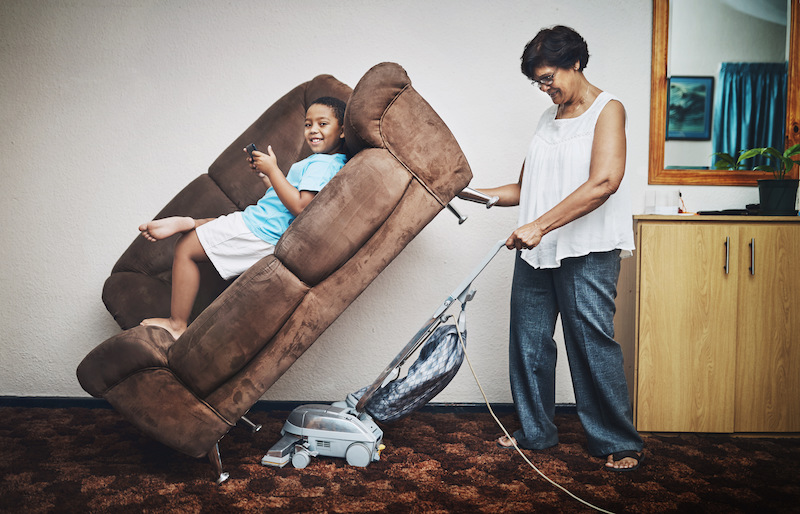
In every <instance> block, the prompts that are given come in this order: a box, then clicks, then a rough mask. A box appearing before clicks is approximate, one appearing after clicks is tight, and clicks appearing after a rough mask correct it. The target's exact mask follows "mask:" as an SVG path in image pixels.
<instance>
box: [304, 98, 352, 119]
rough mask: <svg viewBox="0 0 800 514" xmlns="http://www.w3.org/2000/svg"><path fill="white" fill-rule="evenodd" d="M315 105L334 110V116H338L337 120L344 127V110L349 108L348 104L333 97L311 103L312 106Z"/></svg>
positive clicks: (318, 99)
mask: <svg viewBox="0 0 800 514" xmlns="http://www.w3.org/2000/svg"><path fill="white" fill-rule="evenodd" d="M314 104H319V105H325V106H328V107H330V108H331V109H332V110H333V114H334V115H336V119H337V120H339V125H341V126H344V110H345V108H346V107H347V104H346V103H344V102H343V101H341V100H339V99H338V98H334V97H332V96H322V97H320V98H317V99H316V100H314V101H313V102H311V104H310V105H314Z"/></svg>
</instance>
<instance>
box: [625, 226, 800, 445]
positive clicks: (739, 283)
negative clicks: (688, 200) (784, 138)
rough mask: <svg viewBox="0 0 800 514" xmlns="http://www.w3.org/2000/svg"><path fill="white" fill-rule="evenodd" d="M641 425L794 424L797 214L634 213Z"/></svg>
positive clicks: (798, 369)
mask: <svg viewBox="0 0 800 514" xmlns="http://www.w3.org/2000/svg"><path fill="white" fill-rule="evenodd" d="M636 238H637V245H636V246H637V253H636V293H635V294H636V316H635V319H636V327H635V337H636V340H635V349H634V353H635V366H634V413H635V421H636V427H637V429H638V430H640V431H643V432H653V431H656V432H798V431H800V310H798V306H797V303H796V302H797V301H798V300H800V262H798V260H800V218H798V217H780V218H778V217H748V218H741V217H723V216H719V217H716V216H715V217H698V216H695V217H691V218H684V217H677V216H676V217H664V216H639V217H637V218H636Z"/></svg>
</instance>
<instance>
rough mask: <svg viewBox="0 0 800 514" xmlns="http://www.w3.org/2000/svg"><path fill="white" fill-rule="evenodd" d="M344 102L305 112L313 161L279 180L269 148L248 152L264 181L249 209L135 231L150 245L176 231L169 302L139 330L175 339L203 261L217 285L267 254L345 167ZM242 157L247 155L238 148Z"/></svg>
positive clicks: (321, 102)
mask: <svg viewBox="0 0 800 514" xmlns="http://www.w3.org/2000/svg"><path fill="white" fill-rule="evenodd" d="M344 110H345V103H344V102H342V101H341V100H339V99H337V98H331V97H322V98H318V99H317V100H314V102H313V103H312V104H311V105H310V106H309V107H308V111H307V112H306V120H305V131H304V134H305V139H306V142H307V143H308V146H309V147H311V151H312V152H314V153H313V154H312V155H310V156H309V157H307V158H306V159H303V160H302V161H300V162H297V163H295V164H294V165H292V167H291V168H290V169H289V173H288V174H287V175H286V176H284V174H283V172H282V171H281V170H280V169H279V168H278V162H277V159H276V157H275V154H274V153H273V151H272V147H271V146H268V147H267V151H266V153H264V152H259V151H257V150H254V151H253V152H252V157H248V159H247V160H248V162H250V168H252V169H253V171H254V172H255V173H258V176H259V177H261V179H262V180H263V181H264V183H265V184H266V186H267V192H266V194H265V195H264V197H263V198H261V200H259V201H258V203H257V204H255V205H250V206H248V207H247V208H246V209H245V210H244V211H237V212H233V213H231V214H228V215H225V216H220V217H219V218H209V219H202V220H195V219H192V218H189V217H183V216H173V217H170V218H164V219H160V220H154V221H151V222H149V223H143V224H142V225H141V226H139V230H140V231H141V233H142V236H143V237H144V238H145V239H147V240H149V241H157V240H159V239H164V238H166V237H169V236H171V235H173V234H177V233H179V232H183V233H184V235H183V236H182V237H181V238H180V239H179V240H178V243H177V244H176V246H175V257H174V260H173V263H172V299H171V303H170V317H169V318H150V319H146V320H144V321H142V325H150V326H157V327H161V328H164V329H166V330H168V331H169V333H170V334H172V337H174V338H175V339H178V338H179V337H180V336H181V334H183V332H185V331H186V327H187V326H188V322H189V315H190V314H191V310H192V306H193V305H194V301H195V298H196V297H197V293H198V291H199V288H200V271H199V268H198V265H197V263H199V262H206V261H210V262H211V263H212V264H213V265H214V267H215V268H216V269H217V271H218V272H219V274H220V275H221V276H222V278H224V279H226V280H227V279H231V278H233V277H236V276H238V275H241V274H242V273H244V272H245V271H246V270H247V269H248V268H249V267H250V266H252V265H253V264H255V263H256V262H258V261H259V260H261V259H262V258H263V257H265V256H267V255H270V254H271V253H272V252H273V251H274V250H275V244H277V242H278V239H280V237H281V236H282V235H283V233H284V232H285V231H286V229H287V228H289V224H290V223H291V222H292V220H294V218H295V217H297V215H299V214H300V213H301V212H303V209H305V208H306V206H307V205H308V204H309V203H310V202H311V200H312V199H313V198H314V196H315V195H316V194H317V192H319V191H320V189H322V187H323V186H324V185H325V184H327V183H328V181H329V180H330V179H331V178H332V177H333V176H334V175H335V174H336V172H338V171H339V170H340V169H341V168H342V166H344V164H345V162H346V160H347V158H346V156H345V155H344V150H345V147H344V129H343V125H344ZM245 151H247V149H245Z"/></svg>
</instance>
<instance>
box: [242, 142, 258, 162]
mask: <svg viewBox="0 0 800 514" xmlns="http://www.w3.org/2000/svg"><path fill="white" fill-rule="evenodd" d="M245 149H246V150H247V153H248V154H249V155H250V158H251V159H252V158H253V152H255V151H257V150H258V148H256V145H255V144H254V143H250V144H249V145H247V146H246V147H245Z"/></svg>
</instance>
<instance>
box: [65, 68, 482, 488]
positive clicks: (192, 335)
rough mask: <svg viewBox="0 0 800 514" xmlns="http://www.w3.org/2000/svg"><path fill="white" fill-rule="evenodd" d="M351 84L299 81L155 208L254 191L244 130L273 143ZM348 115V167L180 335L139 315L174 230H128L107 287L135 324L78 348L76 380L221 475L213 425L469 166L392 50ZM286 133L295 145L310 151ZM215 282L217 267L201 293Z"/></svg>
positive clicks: (314, 328) (389, 253)
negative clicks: (162, 235) (151, 239)
mask: <svg viewBox="0 0 800 514" xmlns="http://www.w3.org/2000/svg"><path fill="white" fill-rule="evenodd" d="M347 92H348V90H347V87H346V86H344V85H343V84H341V83H339V82H338V81H336V80H335V79H333V78H332V77H330V76H322V77H317V78H316V79H314V80H313V81H311V82H309V83H307V84H304V85H301V86H299V87H298V89H295V90H293V91H292V92H290V93H289V94H288V95H287V96H286V97H284V98H282V99H281V100H280V101H279V102H277V103H276V104H275V105H273V106H272V107H271V108H270V109H269V110H267V112H266V113H265V114H264V115H263V116H262V117H261V118H260V119H259V120H258V121H256V122H255V123H254V124H253V125H252V126H251V127H250V128H248V129H247V131H245V132H244V133H243V134H242V135H241V136H240V137H239V138H238V139H237V140H236V141H234V142H233V144H231V146H230V147H229V148H228V149H227V150H225V152H223V154H222V155H221V156H220V157H219V158H218V159H217V160H216V162H215V163H214V164H213V165H212V166H211V168H210V169H209V174H208V176H206V175H204V176H201V177H200V178H198V179H197V180H196V181H195V182H193V183H192V184H190V185H189V186H188V187H187V188H186V189H185V190H184V191H183V192H182V193H181V194H180V195H179V196H178V197H176V199H174V200H173V201H172V202H170V204H169V205H168V206H167V207H166V208H165V209H164V211H162V213H161V215H160V216H166V215H169V214H173V213H181V214H185V215H191V216H197V217H201V216H204V217H208V216H216V215H220V214H223V213H226V212H230V211H232V210H233V209H241V208H243V207H245V206H246V205H247V204H248V203H254V202H255V201H256V200H257V199H258V198H259V195H260V194H263V187H262V188H261V190H260V191H259V190H258V189H257V184H256V183H255V182H256V181H255V180H253V181H252V183H248V182H246V181H245V179H243V178H241V177H240V175H243V176H245V177H248V170H247V169H244V170H241V168H242V166H243V164H242V162H243V155H242V152H241V149H242V148H243V147H244V146H245V145H246V144H247V143H249V142H251V141H255V142H256V144H257V145H258V143H259V142H262V143H263V146H264V147H266V143H267V142H269V144H272V145H273V148H276V141H277V140H281V141H283V140H285V139H286V138H287V137H289V136H287V135H285V134H284V132H288V133H295V132H297V133H301V131H300V130H299V128H297V127H296V126H295V125H294V123H295V120H294V117H295V115H297V114H298V113H300V115H301V118H300V120H301V123H302V118H303V117H304V114H305V107H304V106H305V105H307V104H308V103H310V102H312V101H313V100H314V99H316V98H317V97H319V96H323V95H330V96H337V95H338V96H340V97H343V98H344V96H343V95H346V93H347ZM333 93H335V94H333ZM287 98H290V99H288V100H287ZM299 98H303V99H304V100H303V102H298V101H297V100H298V99H299ZM275 120H278V122H283V121H286V125H285V126H283V127H281V126H278V124H277V123H276V121H275ZM344 129H345V138H346V141H347V145H348V148H349V150H350V152H351V154H352V157H351V159H350V160H349V161H348V163H347V164H346V165H345V167H344V168H342V170H341V171H340V172H339V173H338V174H337V175H336V176H335V177H334V178H333V180H331V181H330V182H329V183H328V185H326V186H325V188H324V189H323V190H322V191H320V192H319V194H317V196H316V198H315V199H314V200H313V201H312V203H311V204H310V205H309V206H308V207H307V208H306V209H305V210H304V211H303V213H302V214H301V215H300V216H298V217H297V219H296V220H295V221H294V222H293V223H292V224H291V226H290V227H289V230H287V231H286V233H285V234H284V235H283V237H282V238H281V240H280V241H279V242H278V244H277V247H276V250H275V254H274V255H271V256H268V257H265V258H264V259H262V260H261V261H259V262H258V263H257V264H256V265H254V266H253V267H252V268H250V269H249V270H248V271H247V272H245V273H244V274H243V275H241V276H240V277H239V278H238V279H236V280H235V281H234V282H233V284H231V285H230V286H229V287H228V288H227V289H225V290H224V292H222V294H220V295H219V297H217V298H216V299H215V300H214V301H213V302H212V303H211V304H210V305H209V306H208V307H206V308H204V309H203V310H202V312H201V313H200V314H199V315H198V316H197V318H196V319H195V320H194V321H193V322H192V323H191V325H190V326H189V328H188V330H187V331H186V332H185V333H184V334H183V335H182V336H181V337H180V338H179V339H178V340H177V341H176V340H174V339H173V338H172V337H171V336H170V334H169V333H168V332H167V331H166V330H163V329H160V328H155V327H143V326H138V325H137V324H138V323H139V321H140V320H141V319H143V318H145V317H150V316H163V315H164V314H165V313H166V312H167V311H168V304H169V295H170V291H169V272H168V271H167V269H168V268H169V266H170V265H171V252H172V248H173V246H174V242H159V243H155V244H148V243H147V242H139V241H137V242H135V243H134V244H133V245H132V246H131V247H130V248H129V249H128V251H127V252H126V253H125V255H123V257H122V258H121V259H120V262H118V263H117V265H116V266H115V268H114V273H113V274H112V276H111V278H109V279H108V282H107V284H106V286H105V288H104V295H103V297H104V301H105V302H106V304H107V306H108V308H109V310H110V311H111V312H112V314H113V315H114V317H115V318H116V319H117V321H118V323H119V324H120V325H121V326H122V327H123V328H127V327H134V328H130V329H129V330H126V331H124V332H122V333H121V334H119V335H117V336H114V337H112V338H110V339H108V340H106V341H105V342H103V343H101V344H100V345H99V346H97V347H96V348H95V349H94V350H92V351H91V352H90V353H89V354H88V355H87V356H86V357H85V358H84V360H83V362H81V364H80V365H79V367H78V371H77V373H78V379H79V381H80V383H81V385H82V387H83V388H84V389H85V390H86V391H87V392H89V393H90V394H91V395H93V396H95V397H102V398H105V399H106V400H107V401H108V402H109V403H110V404H111V405H112V406H114V408H116V409H117V410H118V411H119V412H120V413H121V414H122V415H123V416H124V417H126V418H127V419H128V420H129V421H130V422H131V423H133V424H134V425H136V426H137V427H138V428H139V429H141V430H142V431H143V432H145V433H146V434H148V435H150V436H151V437H153V438H155V439H157V440H159V441H161V442H162V443H164V444H166V445H168V446H170V447H172V448H174V449H176V450H179V451H181V452H183V453H186V454H188V455H191V456H194V457H202V456H205V455H208V456H209V458H210V460H211V462H212V463H213V464H214V465H215V467H216V471H217V473H218V477H219V478H218V481H220V482H221V481H222V480H224V479H225V478H226V476H227V475H226V474H225V473H223V471H222V464H221V460H220V456H219V446H218V444H217V443H218V441H219V439H220V438H221V437H222V436H224V435H225V434H226V433H227V432H228V431H229V430H230V429H231V427H233V426H234V425H235V424H236V422H237V421H238V420H239V419H240V418H241V417H242V416H243V415H244V414H246V412H247V411H248V410H249V409H250V407H251V406H252V405H253V404H254V403H255V402H256V401H257V400H258V399H259V398H260V397H261V396H262V395H263V394H264V392H265V391H266V390H267V389H268V388H269V387H270V386H271V385H272V384H273V383H274V382H275V381H276V380H278V378H279V377H280V376H281V375H282V374H283V373H284V372H285V371H286V370H287V369H288V368H289V366H291V365H292V363H294V361H295V360H296V359H297V358H298V357H299V356H300V355H302V353H303V352H304V351H305V350H306V349H307V348H308V347H309V346H310V345H311V344H312V343H313V342H314V341H315V340H316V339H317V338H318V337H319V335H320V334H321V333H322V332H323V331H324V330H325V329H326V328H327V327H328V326H329V325H330V324H331V323H333V321H334V320H335V319H336V318H337V317H338V316H339V315H340V314H341V313H342V312H343V311H344V309H345V308H346V307H347V306H348V305H349V304H350V303H352V302H353V301H354V300H355V298H356V297H357V296H358V295H359V294H360V293H361V292H362V291H364V289H365V288H366V287H367V286H368V285H369V284H370V282H371V281H372V280H373V279H374V278H375V277H376V276H377V275H378V274H379V273H380V272H381V271H382V270H383V269H384V268H385V267H386V266H387V265H388V264H389V263H390V262H391V261H392V259H394V258H395V256H397V255H398V254H399V253H400V251H401V250H402V249H403V248H404V247H405V246H406V245H407V244H408V243H409V242H410V241H411V239H413V238H414V237H415V236H416V235H417V234H418V233H419V232H420V231H421V230H422V229H423V228H424V227H425V225H426V224H427V223H428V222H430V221H431V220H432V219H433V218H434V216H436V215H437V214H438V213H439V212H440V211H441V210H442V208H443V207H445V206H446V205H447V204H448V202H449V201H450V200H451V199H452V198H453V197H454V196H455V195H456V194H457V193H459V192H460V191H461V190H462V189H463V188H464V187H466V186H467V184H468V183H469V181H470V179H471V177H472V174H471V171H470V169H469V166H468V164H467V161H466V159H465V157H464V155H463V153H462V152H461V149H460V148H459V146H458V143H457V142H456V141H455V139H454V138H453V136H452V134H451V133H450V131H449V129H448V128H447V126H446V125H445V124H444V122H443V121H442V120H441V119H440V118H439V116H438V115H437V114H436V113H435V112H434V111H433V109H432V108H431V107H430V106H429V105H428V103H427V102H426V101H425V100H424V99H423V98H422V97H421V96H420V95H419V94H418V93H417V92H416V91H415V90H414V88H413V87H412V86H411V81H410V80H409V78H408V76H407V75H406V73H405V71H404V70H403V69H402V68H401V67H400V66H399V65H397V64H393V63H383V64H379V65H377V66H375V67H374V68H372V69H371V70H369V71H368V72H367V73H366V74H365V75H364V77H363V78H362V79H361V80H360V81H359V83H358V85H357V86H356V88H355V90H354V91H353V92H352V95H351V96H350V99H349V101H348V106H347V111H346V113H345V127H344ZM287 145H289V146H291V143H287ZM296 146H297V151H296V153H295V155H293V156H291V158H292V159H297V158H302V155H303V153H304V151H305V152H306V153H307V149H302V148H301V147H302V144H297V145H296ZM276 153H278V150H277V149H276ZM278 155H279V156H280V155H281V154H280V153H278ZM281 165H282V169H288V167H289V166H288V165H287V163H286V162H283V163H281ZM240 170H241V171H240ZM248 178H249V177H248ZM209 181H213V182H214V183H215V184H216V185H217V186H218V187H217V189H219V191H217V190H215V189H214V187H208V185H207V184H208V182H209ZM160 216H159V217H160ZM224 285H225V284H221V283H220V281H219V278H218V277H217V283H216V284H214V285H213V286H212V288H211V289H207V290H206V295H205V296H206V297H209V296H212V295H213V294H214V291H213V288H217V289H223V288H224Z"/></svg>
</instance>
